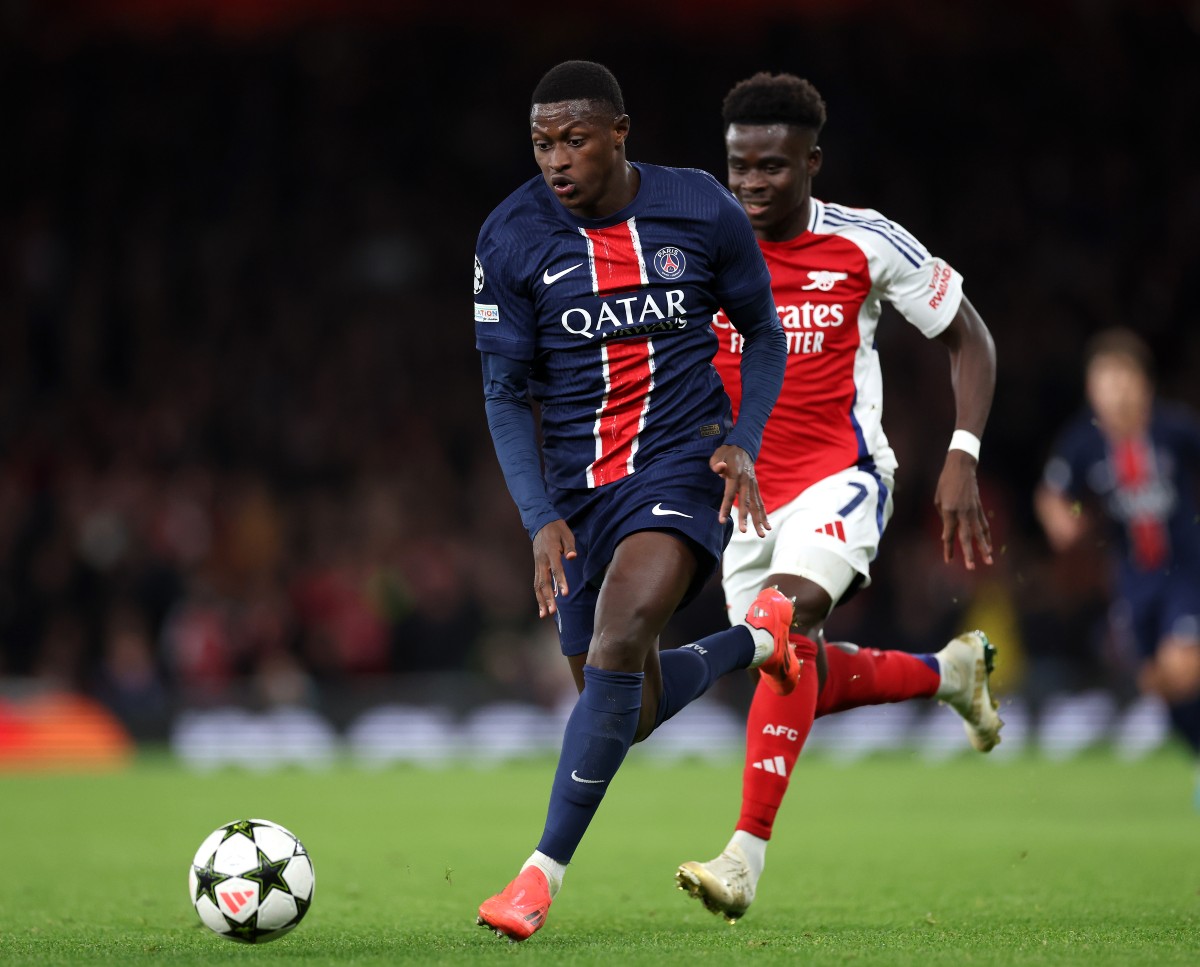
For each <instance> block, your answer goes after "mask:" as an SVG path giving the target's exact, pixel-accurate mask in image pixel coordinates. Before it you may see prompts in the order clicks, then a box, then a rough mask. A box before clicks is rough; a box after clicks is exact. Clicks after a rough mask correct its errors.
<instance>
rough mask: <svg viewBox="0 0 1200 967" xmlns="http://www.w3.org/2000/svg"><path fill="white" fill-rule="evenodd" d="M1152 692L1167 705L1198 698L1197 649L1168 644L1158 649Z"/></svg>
mask: <svg viewBox="0 0 1200 967" xmlns="http://www.w3.org/2000/svg"><path fill="white" fill-rule="evenodd" d="M1152 678H1153V682H1154V684H1155V685H1156V686H1157V687H1156V688H1155V690H1156V691H1157V692H1158V693H1159V694H1160V695H1161V696H1162V697H1163V698H1164V699H1166V700H1167V701H1168V702H1171V703H1177V702H1185V701H1189V700H1191V699H1194V698H1196V697H1197V696H1200V645H1197V644H1196V643H1195V642H1193V641H1190V640H1189V641H1186V642H1180V641H1169V642H1167V643H1166V644H1164V645H1163V647H1162V648H1160V649H1159V651H1158V654H1157V655H1156V656H1155V660H1154V674H1153V676H1152Z"/></svg>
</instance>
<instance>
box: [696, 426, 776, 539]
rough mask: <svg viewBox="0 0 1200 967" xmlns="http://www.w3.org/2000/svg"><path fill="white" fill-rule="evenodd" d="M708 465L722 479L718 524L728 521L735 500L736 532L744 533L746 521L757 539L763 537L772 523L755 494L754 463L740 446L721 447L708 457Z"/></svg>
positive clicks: (756, 479)
mask: <svg viewBox="0 0 1200 967" xmlns="http://www.w3.org/2000/svg"><path fill="white" fill-rule="evenodd" d="M708 465H709V466H710V467H711V468H712V470H713V473H718V474H720V475H721V476H722V477H724V478H725V497H724V499H723V500H722V501H721V511H720V513H719V514H718V519H719V520H720V521H721V523H722V524H724V523H725V521H727V520H728V519H729V513H730V511H731V510H733V501H734V498H737V506H738V530H740V531H741V532H742V533H743V534H744V533H746V519H747V518H749V519H750V520H751V521H752V522H753V523H754V530H755V531H756V532H757V533H758V536H759V537H766V536H767V531H769V530H770V529H771V523H770V521H768V520H767V512H766V510H765V509H764V508H763V502H762V496H761V495H760V494H759V492H758V478H757V477H756V476H755V475H754V461H753V460H751V459H750V454H748V453H747V452H746V451H745V450H743V449H742V448H741V447H735V446H730V445H729V444H723V445H722V446H719V447H717V449H716V452H715V453H714V454H713V455H712V457H710V458H709V461H708Z"/></svg>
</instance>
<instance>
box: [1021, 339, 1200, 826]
mask: <svg viewBox="0 0 1200 967" xmlns="http://www.w3.org/2000/svg"><path fill="white" fill-rule="evenodd" d="M1086 393H1087V402H1088V407H1087V409H1086V410H1085V411H1084V412H1082V413H1080V414H1079V415H1078V416H1077V417H1076V418H1075V419H1074V420H1073V421H1072V422H1071V423H1070V424H1068V425H1067V426H1066V427H1065V428H1064V429H1063V431H1062V432H1061V434H1060V435H1059V437H1058V439H1057V441H1056V442H1055V444H1054V447H1053V450H1052V453H1051V456H1050V459H1049V461H1048V462H1047V464H1046V470H1045V473H1044V475H1043V478H1042V483H1041V485H1040V486H1039V487H1038V490H1037V494H1036V497H1035V506H1036V508H1037V514H1038V518H1039V519H1040V520H1041V522H1042V527H1043V528H1044V529H1045V531H1046V536H1047V538H1048V539H1049V541H1050V545H1051V546H1052V547H1053V548H1054V549H1055V550H1058V551H1062V550H1065V549H1067V548H1069V547H1071V546H1072V545H1074V544H1077V543H1078V542H1079V541H1081V540H1082V539H1083V538H1084V537H1085V536H1086V535H1089V534H1095V531H1096V528H1097V527H1098V526H1100V527H1103V528H1104V530H1105V531H1106V533H1104V534H1103V535H1102V536H1100V537H1099V539H1098V543H1099V544H1100V545H1101V546H1105V547H1107V548H1110V549H1111V550H1110V552H1109V553H1111V555H1112V558H1113V571H1114V574H1113V591H1114V601H1113V607H1112V609H1111V619H1112V627H1113V629H1114V631H1115V632H1116V637H1117V639H1118V640H1119V641H1120V642H1121V643H1122V644H1124V645H1126V646H1127V648H1128V650H1129V651H1130V652H1131V653H1132V654H1131V657H1133V658H1135V660H1136V662H1137V664H1138V667H1139V672H1138V685H1139V687H1140V688H1141V690H1142V691H1144V692H1147V693H1149V694H1153V695H1158V696H1160V697H1161V698H1162V699H1163V701H1164V702H1166V704H1167V708H1168V709H1169V710H1170V715H1171V722H1172V724H1173V725H1174V726H1175V729H1176V731H1177V732H1178V733H1179V735H1180V736H1181V737H1182V738H1183V739H1184V741H1185V742H1186V743H1187V744H1188V746H1189V747H1190V748H1191V750H1192V752H1193V753H1194V754H1195V755H1196V756H1198V757H1200V527H1197V524H1196V521H1197V519H1198V518H1197V508H1196V486H1197V483H1198V482H1200V421H1198V420H1197V417H1196V415H1195V414H1194V413H1192V412H1191V411H1190V410H1187V409H1185V408H1184V407H1182V406H1180V405H1172V404H1168V403H1165V402H1156V401H1155V390H1154V377H1153V361H1152V359H1151V354H1150V350H1149V347H1148V346H1147V345H1146V343H1145V342H1143V340H1142V339H1141V337H1140V336H1138V335H1137V334H1136V333H1134V332H1131V331H1130V330H1127V329H1108V330H1105V331H1103V332H1101V333H1099V334H1097V335H1096V336H1095V337H1093V339H1092V341H1091V342H1090V343H1089V345H1088V347H1087V352H1086ZM1110 533H1111V539H1108V538H1109V534H1110ZM1195 800H1196V806H1197V808H1200V772H1198V774H1197V785H1196V789H1195Z"/></svg>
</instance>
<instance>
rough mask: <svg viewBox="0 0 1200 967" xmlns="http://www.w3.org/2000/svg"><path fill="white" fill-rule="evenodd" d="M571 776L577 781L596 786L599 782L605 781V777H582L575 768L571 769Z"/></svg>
mask: <svg viewBox="0 0 1200 967" xmlns="http://www.w3.org/2000/svg"><path fill="white" fill-rule="evenodd" d="M571 778H572V779H574V780H575V781H576V782H586V783H587V784H588V785H589V786H594V785H596V784H597V783H600V782H603V781H604V780H603V779H580V778H579V776H577V775H575V770H574V769H572V770H571Z"/></svg>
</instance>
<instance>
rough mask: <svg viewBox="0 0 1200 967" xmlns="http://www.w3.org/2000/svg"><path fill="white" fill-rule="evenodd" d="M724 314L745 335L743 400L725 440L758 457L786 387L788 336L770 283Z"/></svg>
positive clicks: (742, 367)
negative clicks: (734, 422) (769, 418)
mask: <svg viewBox="0 0 1200 967" xmlns="http://www.w3.org/2000/svg"><path fill="white" fill-rule="evenodd" d="M756 247H757V246H756ZM725 314H726V315H727V316H728V317H729V321H730V322H732V323H733V324H734V326H736V327H737V330H738V332H740V333H741V334H742V336H743V338H744V339H745V343H744V345H743V348H742V361H741V374H742V404H741V406H740V407H739V409H738V418H737V424H736V425H735V426H734V428H733V429H732V430H731V431H730V432H729V436H728V437H727V438H726V440H725V442H726V443H728V444H731V445H733V446H735V447H741V448H742V449H743V450H745V451H746V452H747V453H748V454H750V457H751V458H752V459H754V460H757V459H758V450H759V447H760V446H761V445H762V435H763V430H764V429H765V428H766V425H767V417H769V416H770V415H771V410H772V409H773V408H774V406H775V401H776V400H777V399H778V398H779V391H780V390H781V389H782V388H783V376H784V371H785V369H786V368H787V337H786V336H784V333H783V326H782V324H781V323H780V322H779V313H778V312H777V311H776V309H775V297H774V296H773V295H772V294H771V289H770V287H769V286H768V287H767V288H766V289H765V290H762V291H759V292H758V293H757V294H756V295H755V297H754V298H753V299H752V300H751V301H750V302H747V303H745V304H743V305H737V306H735V305H731V306H728V307H727V308H726V309H725Z"/></svg>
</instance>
